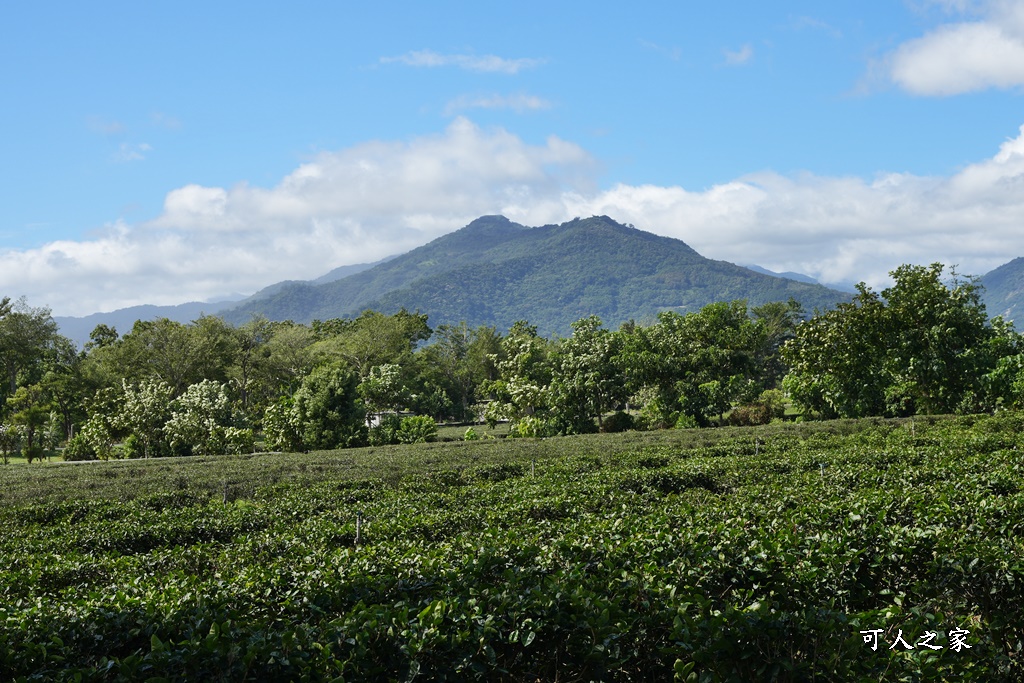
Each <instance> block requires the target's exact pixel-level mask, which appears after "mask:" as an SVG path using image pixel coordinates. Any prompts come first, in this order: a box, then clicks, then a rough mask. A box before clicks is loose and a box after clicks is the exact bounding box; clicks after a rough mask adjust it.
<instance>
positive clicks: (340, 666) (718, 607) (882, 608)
mask: <svg viewBox="0 0 1024 683" xmlns="http://www.w3.org/2000/svg"><path fill="white" fill-rule="evenodd" d="M1022 436H1024V419H1022V418H1021V416H1020V415H1019V414H1016V413H1005V414H1001V415H999V416H997V417H970V418H958V419H941V420H933V419H918V420H917V421H916V422H914V423H910V422H909V421H882V420H875V421H861V422H853V421H845V422H823V423H808V424H805V425H799V426H794V425H770V426H768V427H755V428H752V429H747V430H735V429H730V428H722V429H716V430H698V431H688V432H687V431H665V432H658V433H649V432H648V433H636V432H634V433H627V434H607V435H587V436H580V437H571V438H556V439H547V440H545V441H536V442H522V441H519V440H506V441H501V442H479V443H476V444H466V443H453V444H418V445H415V446H401V447H383V448H379V449H374V452H372V453H371V452H370V451H366V452H365V453H360V454H359V457H358V458H353V457H352V452H351V451H343V452H335V453H321V454H308V455H303V456H295V455H281V456H259V457H248V458H247V457H244V456H243V457H242V458H239V457H230V458H214V459H210V460H209V461H207V462H201V463H200V462H194V463H190V462H187V461H182V467H181V468H180V469H177V468H176V469H174V470H170V469H168V468H167V467H166V465H165V464H161V463H158V462H146V461H136V462H115V463H95V464H91V465H88V466H81V467H52V468H47V471H48V472H52V473H53V474H52V478H43V477H40V476H38V471H39V470H38V469H37V468H28V467H10V468H5V470H4V473H3V474H4V477H5V483H6V484H7V485H6V486H4V487H3V488H2V489H0V501H14V500H17V504H11V502H5V503H3V506H4V507H3V513H4V518H5V533H4V535H3V536H0V553H2V554H3V557H4V558H5V564H4V567H3V568H0V594H3V595H4V596H5V599H4V601H3V602H2V603H0V653H2V654H0V678H3V679H4V680H22V679H24V680H67V681H72V680H101V679H111V680H114V679H119V680H138V679H165V680H331V679H337V678H343V679H344V680H368V681H377V680H379V681H386V680H394V679H396V678H401V679H407V678H410V677H412V676H413V675H414V674H415V675H416V676H417V677H422V678H423V679H424V680H524V681H525V680H531V681H534V680H555V679H558V680H670V679H671V678H672V677H673V675H674V674H676V673H679V674H682V675H685V676H689V675H690V674H693V675H694V678H695V680H698V681H699V680H744V681H746V680H772V679H778V680H823V681H851V680H853V681H857V680H883V679H884V680H919V681H920V680H967V681H1002V680H1019V679H1020V678H1021V676H1022V675H1024V669H1022V664H1021V662H1020V661H1019V656H1017V653H1018V652H1019V651H1020V649H1021V648H1022V647H1024V622H1022V618H1021V616H1020V610H1019V609H1017V606H1018V605H1019V604H1020V601H1021V599H1022V598H1024V594H1022V591H1024V588H1022V586H1024V583H1022V579H1024V577H1022V576H1021V572H1022V570H1021V562H1020V552H1021V551H1020V547H1019V546H1020V543H1019V539H1020V532H1021V529H1022V528H1024V510H1022V508H1021V505H1020V500H1019V499H1020V492H1021V491H1022V490H1024V478H1022V476H1021V472H1020V468H1019V447H1020V446H1022V445H1024V443H1022ZM378 451H379V452H378ZM389 468H390V469H389ZM385 471H386V472H388V473H389V474H388V475H387V477H386V478H382V476H381V473H382V472H385ZM268 474H269V475H272V476H269V477H268ZM15 494H16V495H17V498H16V499H15V498H12V496H13V495H15ZM357 524H358V525H359V533H358V535H357V531H356V529H357ZM957 628H960V629H964V630H966V631H967V633H966V634H965V635H966V637H967V644H968V645H970V646H971V649H970V650H965V651H962V652H954V651H953V650H952V649H951V648H950V645H951V639H950V637H949V632H950V631H951V630H953V629H957ZM871 629H880V630H881V634H880V638H879V643H878V648H877V650H872V648H871V646H870V644H867V643H865V642H864V638H863V636H862V632H863V631H865V630H871ZM929 631H934V632H935V633H936V634H937V637H936V639H935V640H934V641H932V642H933V644H936V645H938V646H939V647H941V648H942V650H941V651H938V652H935V653H934V654H932V653H931V651H928V650H926V649H924V648H923V647H922V646H921V645H920V638H921V637H922V636H923V635H924V634H925V633H926V632H929ZM898 632H902V634H903V637H904V638H905V639H906V641H907V642H908V643H910V644H911V645H916V647H915V649H913V650H906V649H904V648H903V647H895V648H890V647H889V645H890V644H892V643H893V642H894V641H895V638H896V636H897V633H898Z"/></svg>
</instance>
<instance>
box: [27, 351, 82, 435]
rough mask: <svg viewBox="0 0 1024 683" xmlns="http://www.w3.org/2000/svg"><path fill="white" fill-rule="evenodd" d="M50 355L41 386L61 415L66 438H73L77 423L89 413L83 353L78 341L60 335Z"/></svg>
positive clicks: (46, 362)
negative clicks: (76, 344) (86, 410)
mask: <svg viewBox="0 0 1024 683" xmlns="http://www.w3.org/2000/svg"><path fill="white" fill-rule="evenodd" d="M47 356H48V357H47V359H46V361H45V368H46V369H45V373H44V374H43V376H42V379H40V381H39V386H40V387H41V388H42V390H43V392H44V393H45V394H46V396H47V398H48V399H49V401H50V402H51V403H52V404H53V407H54V408H55V409H56V410H57V412H58V414H59V416H60V425H61V430H62V432H63V438H64V439H70V438H71V436H72V431H73V430H74V425H75V423H76V422H78V421H79V420H81V419H82V418H84V416H85V414H84V405H83V403H84V398H85V396H86V394H87V392H88V384H87V382H86V379H85V377H84V375H83V373H82V364H83V356H82V355H81V354H79V353H78V352H77V351H76V350H75V345H74V342H72V341H71V340H70V339H68V338H67V337H62V336H60V335H58V336H57V337H56V338H55V339H54V343H53V347H52V349H51V351H50V353H49V354H47Z"/></svg>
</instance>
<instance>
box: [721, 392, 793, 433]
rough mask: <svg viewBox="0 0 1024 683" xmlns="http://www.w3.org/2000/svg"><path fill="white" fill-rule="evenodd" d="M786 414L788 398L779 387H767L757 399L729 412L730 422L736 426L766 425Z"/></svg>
mask: <svg viewBox="0 0 1024 683" xmlns="http://www.w3.org/2000/svg"><path fill="white" fill-rule="evenodd" d="M785 414H786V399H785V396H784V395H783V393H782V392H781V391H779V390H778V389H766V390H765V391H763V392H761V395H760V396H758V397H757V400H756V401H754V402H753V403H749V404H747V405H742V406H738V407H737V408H735V409H734V410H733V411H732V412H731V413H729V417H728V422H729V424H731V425H736V426H745V427H749V426H753V425H766V424H768V423H770V422H771V421H772V420H780V419H782V417H783V415H785Z"/></svg>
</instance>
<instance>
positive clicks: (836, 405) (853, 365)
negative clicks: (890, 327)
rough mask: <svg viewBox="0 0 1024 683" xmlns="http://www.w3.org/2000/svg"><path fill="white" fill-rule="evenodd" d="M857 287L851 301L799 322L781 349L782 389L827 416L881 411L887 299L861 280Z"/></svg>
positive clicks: (814, 410)
mask: <svg viewBox="0 0 1024 683" xmlns="http://www.w3.org/2000/svg"><path fill="white" fill-rule="evenodd" d="M857 292H858V294H857V296H855V297H854V298H853V301H851V302H850V303H840V304H838V305H837V306H836V307H835V308H834V309H832V310H830V311H826V312H824V313H820V314H818V315H815V316H814V317H812V318H810V319H809V320H806V321H804V322H803V323H801V324H800V325H798V326H797V328H796V330H795V333H794V336H793V338H792V339H791V340H789V341H788V342H786V344H785V345H784V346H783V348H782V357H783V359H784V360H785V361H786V363H788V365H789V367H790V370H789V373H788V374H787V375H786V377H785V378H784V380H783V388H784V389H785V391H786V392H787V393H788V394H789V396H790V398H792V399H793V401H794V402H795V403H797V404H798V405H799V406H801V407H802V408H803V409H804V410H805V411H813V412H816V413H818V414H820V415H821V416H823V417H827V418H834V417H863V416H865V415H881V414H883V413H884V412H885V409H886V408H885V407H886V390H887V387H888V386H889V382H888V380H887V379H886V377H885V376H884V371H883V367H882V363H881V358H880V357H879V354H884V353H885V348H884V346H885V343H886V342H885V338H884V335H885V329H884V328H885V326H886V325H887V324H888V323H887V320H886V313H885V304H884V302H883V301H882V300H881V298H880V297H879V296H878V295H877V294H876V293H875V292H873V291H871V289H870V288H868V286H867V285H865V284H864V283H860V284H859V285H857Z"/></svg>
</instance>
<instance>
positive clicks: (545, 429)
mask: <svg viewBox="0 0 1024 683" xmlns="http://www.w3.org/2000/svg"><path fill="white" fill-rule="evenodd" d="M554 434H555V430H554V429H552V427H551V425H549V424H548V423H547V422H545V421H544V420H542V419H541V418H539V417H534V416H532V415H531V416H530V417H524V418H523V419H521V420H519V421H518V422H516V423H515V424H513V425H512V426H511V427H510V428H509V430H508V436H509V438H511V439H516V438H523V439H538V438H541V437H545V436H554Z"/></svg>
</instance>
